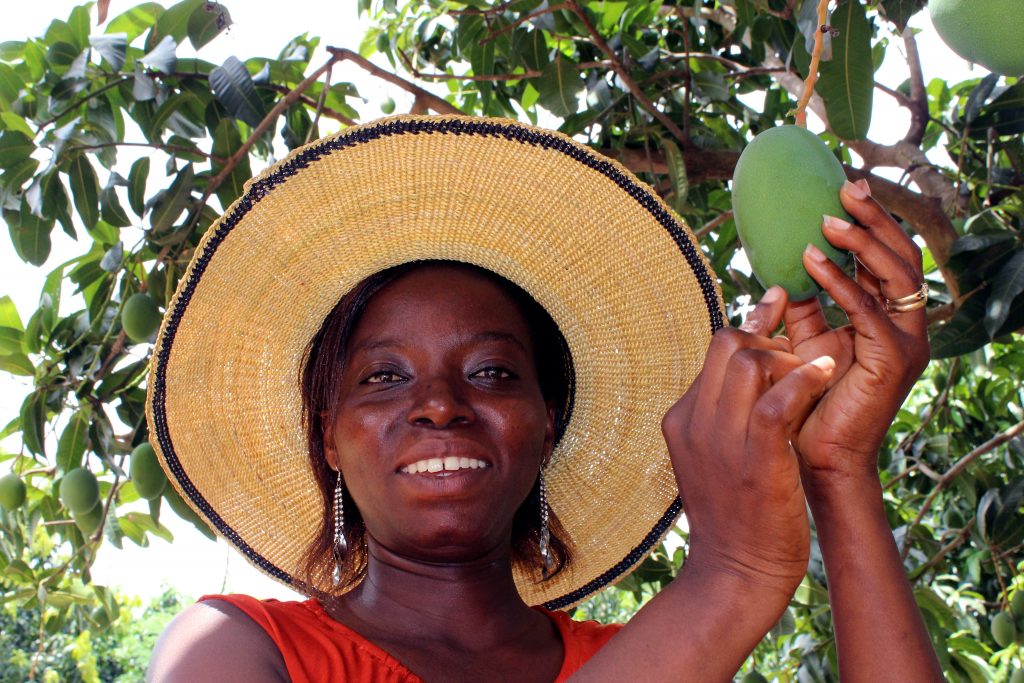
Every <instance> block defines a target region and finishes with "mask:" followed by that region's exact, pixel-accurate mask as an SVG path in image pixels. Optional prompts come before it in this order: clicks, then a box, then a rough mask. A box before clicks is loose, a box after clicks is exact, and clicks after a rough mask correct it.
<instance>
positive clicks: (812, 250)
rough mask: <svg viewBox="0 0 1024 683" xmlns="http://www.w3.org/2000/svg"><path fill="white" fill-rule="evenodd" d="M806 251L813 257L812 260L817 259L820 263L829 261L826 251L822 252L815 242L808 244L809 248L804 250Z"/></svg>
mask: <svg viewBox="0 0 1024 683" xmlns="http://www.w3.org/2000/svg"><path fill="white" fill-rule="evenodd" d="M804 253H806V254H807V255H808V256H810V257H811V259H812V260H814V261H817V262H818V263H824V262H825V261H828V256H825V254H824V252H822V251H821V249H818V248H817V247H816V246H814V245H813V244H808V245H807V248H806V249H805V250H804Z"/></svg>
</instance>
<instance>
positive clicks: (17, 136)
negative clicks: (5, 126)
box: [0, 130, 36, 168]
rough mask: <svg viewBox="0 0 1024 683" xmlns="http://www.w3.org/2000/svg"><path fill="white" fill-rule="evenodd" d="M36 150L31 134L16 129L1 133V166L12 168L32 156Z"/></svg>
mask: <svg viewBox="0 0 1024 683" xmlns="http://www.w3.org/2000/svg"><path fill="white" fill-rule="evenodd" d="M35 151H36V146H35V143H33V142H32V138H31V137H30V136H27V135H24V134H22V133H19V132H18V131H14V130H6V131H4V132H3V133H0V166H2V167H3V168H10V167H12V166H16V165H17V164H20V163H21V162H23V161H25V160H26V159H29V158H31V156H32V153H33V152H35Z"/></svg>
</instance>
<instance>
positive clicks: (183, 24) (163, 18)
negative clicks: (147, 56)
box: [146, 0, 204, 50]
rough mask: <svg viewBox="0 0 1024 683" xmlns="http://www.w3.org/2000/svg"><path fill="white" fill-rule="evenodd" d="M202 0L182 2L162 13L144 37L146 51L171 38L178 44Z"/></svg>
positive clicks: (186, 33)
mask: <svg viewBox="0 0 1024 683" xmlns="http://www.w3.org/2000/svg"><path fill="white" fill-rule="evenodd" d="M203 2H204V0H184V1H183V2H179V3H177V4H176V5H172V6H171V7H168V8H167V10H166V11H165V12H163V13H162V14H161V15H160V16H159V18H158V19H157V20H156V23H155V24H154V25H153V30H152V31H150V33H149V35H148V36H147V37H146V49H147V50H152V49H153V48H154V47H156V45H157V44H158V43H160V42H161V41H163V40H165V39H167V38H171V39H173V40H174V42H175V43H178V44H180V43H181V41H183V40H185V36H186V35H188V21H189V19H190V18H191V17H192V13H193V12H195V10H196V8H198V7H201V6H202V5H203Z"/></svg>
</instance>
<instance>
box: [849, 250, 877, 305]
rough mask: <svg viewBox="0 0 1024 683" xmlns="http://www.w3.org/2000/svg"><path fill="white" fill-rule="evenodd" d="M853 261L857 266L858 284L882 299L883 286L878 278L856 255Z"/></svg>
mask: <svg viewBox="0 0 1024 683" xmlns="http://www.w3.org/2000/svg"><path fill="white" fill-rule="evenodd" d="M853 263H854V266H855V267H856V270H855V272H856V278H857V284H859V285H860V286H861V287H863V288H864V291H866V292H869V293H870V294H871V296H873V297H875V298H876V299H878V300H879V301H881V300H882V298H883V297H882V287H881V285H880V284H879V283H878V278H877V277H875V276H874V274H873V273H872V272H871V271H870V270H868V269H867V268H866V267H865V266H864V264H863V263H861V262H860V259H858V258H856V257H854V259H853Z"/></svg>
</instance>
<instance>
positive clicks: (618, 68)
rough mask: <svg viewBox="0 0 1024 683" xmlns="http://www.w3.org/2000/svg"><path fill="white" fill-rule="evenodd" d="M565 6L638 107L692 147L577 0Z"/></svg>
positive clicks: (680, 140)
mask: <svg viewBox="0 0 1024 683" xmlns="http://www.w3.org/2000/svg"><path fill="white" fill-rule="evenodd" d="M566 4H568V5H569V9H570V10H572V12H573V14H575V15H576V16H577V17H579V19H580V21H581V22H583V25H584V26H585V27H586V28H587V33H589V34H590V38H591V40H593V41H594V44H595V45H597V47H598V49H599V50H601V52H603V53H604V55H605V57H607V58H608V60H609V61H610V62H611V65H612V70H613V71H614V72H615V73H616V75H617V76H618V77H619V80H621V81H622V83H623V84H624V85H625V86H626V89H627V90H629V92H630V94H632V95H633V97H635V98H636V101H637V102H639V103H640V106H642V107H643V108H644V109H646V110H647V111H648V112H649V113H650V114H651V116H653V117H654V118H656V119H657V120H658V121H660V122H661V125H663V126H665V130H667V131H668V132H669V133H671V134H672V137H674V138H675V139H676V140H678V141H679V143H680V144H681V145H683V146H685V147H690V146H692V143H691V142H690V139H689V138H688V137H687V136H686V133H684V132H683V130H682V128H680V127H679V126H678V125H676V122H675V121H673V120H672V119H671V118H669V116H668V114H666V113H665V112H663V111H661V110H660V109H658V108H657V107H656V106H654V103H653V102H651V100H650V99H649V98H648V97H647V95H645V94H644V91H643V88H641V87H640V86H639V85H637V82H636V81H634V80H633V76H632V75H631V74H630V73H629V69H627V68H626V67H625V66H624V65H623V64H622V61H621V60H620V59H619V58H618V56H617V55H616V54H615V51H614V50H612V49H611V48H610V47H608V43H607V42H605V39H604V38H603V37H602V36H601V34H600V33H599V32H598V30H597V28H596V27H595V26H594V23H593V22H592V21H590V17H588V16H587V13H586V12H585V11H583V8H582V7H580V5H579V2H578V1H577V0H569V2H568V3H566Z"/></svg>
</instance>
